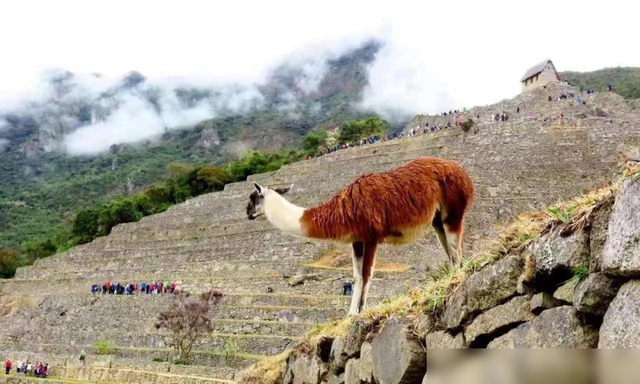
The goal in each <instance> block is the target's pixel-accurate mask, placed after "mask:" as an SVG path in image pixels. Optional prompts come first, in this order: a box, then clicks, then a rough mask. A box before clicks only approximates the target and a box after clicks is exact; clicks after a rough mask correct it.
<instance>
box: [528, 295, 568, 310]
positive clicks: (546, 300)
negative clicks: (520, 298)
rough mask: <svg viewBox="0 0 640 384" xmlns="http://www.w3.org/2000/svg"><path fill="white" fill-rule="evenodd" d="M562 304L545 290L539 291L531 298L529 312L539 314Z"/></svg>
mask: <svg viewBox="0 0 640 384" xmlns="http://www.w3.org/2000/svg"><path fill="white" fill-rule="evenodd" d="M560 305H562V303H561V302H560V300H558V299H556V298H555V297H553V296H552V295H550V294H549V293H547V292H540V293H536V294H535V295H533V297H532V298H531V312H532V313H534V314H536V315H539V314H540V313H542V312H543V311H546V310H547V309H550V308H555V307H559V306H560Z"/></svg>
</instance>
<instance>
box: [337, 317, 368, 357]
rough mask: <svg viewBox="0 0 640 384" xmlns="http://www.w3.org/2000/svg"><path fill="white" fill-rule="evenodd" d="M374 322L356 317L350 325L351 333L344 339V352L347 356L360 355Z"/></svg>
mask: <svg viewBox="0 0 640 384" xmlns="http://www.w3.org/2000/svg"><path fill="white" fill-rule="evenodd" d="M371 327H372V324H371V321H369V320H364V319H356V320H354V322H353V323H352V324H351V326H350V327H349V333H347V336H346V337H345V340H344V349H343V353H345V354H346V355H347V356H349V357H352V356H356V357H357V356H360V349H361V348H362V343H364V341H365V339H366V338H367V335H368V334H369V331H370V330H371Z"/></svg>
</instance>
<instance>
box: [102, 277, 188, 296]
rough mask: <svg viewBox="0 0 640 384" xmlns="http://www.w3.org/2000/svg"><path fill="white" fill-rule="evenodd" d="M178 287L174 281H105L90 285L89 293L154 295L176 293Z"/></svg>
mask: <svg viewBox="0 0 640 384" xmlns="http://www.w3.org/2000/svg"><path fill="white" fill-rule="evenodd" d="M178 290H179V287H178V286H177V285H176V283H175V282H169V281H166V280H165V281H156V282H155V283H145V282H143V283H140V284H137V283H136V284H120V283H117V282H112V281H107V282H106V283H104V284H102V286H100V285H97V284H94V285H92V286H91V293H93V294H94V295H95V294H98V293H102V294H103V295H106V294H110V295H133V294H135V293H143V294H147V295H156V294H161V293H176V292H178Z"/></svg>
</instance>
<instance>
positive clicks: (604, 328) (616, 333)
mask: <svg viewBox="0 0 640 384" xmlns="http://www.w3.org/2000/svg"><path fill="white" fill-rule="evenodd" d="M598 347H599V348H634V349H635V348H640V281H639V280H632V281H629V282H627V283H626V284H624V285H623V286H622V287H621V288H620V290H619V291H618V294H617V295H616V297H615V299H613V301H612V302H611V305H609V309H608V310H607V312H606V314H605V315H604V319H603V321H602V325H601V326H600V343H599V345H598Z"/></svg>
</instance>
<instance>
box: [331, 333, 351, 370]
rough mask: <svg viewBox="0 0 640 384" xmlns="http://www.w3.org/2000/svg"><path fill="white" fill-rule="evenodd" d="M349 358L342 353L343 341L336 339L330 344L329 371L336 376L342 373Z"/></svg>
mask: <svg viewBox="0 0 640 384" xmlns="http://www.w3.org/2000/svg"><path fill="white" fill-rule="evenodd" d="M348 359H349V356H347V354H346V353H345V352H344V339H343V338H342V337H337V338H336V339H335V340H333V343H332V344H331V353H330V354H329V370H331V372H333V373H335V374H338V373H341V372H343V371H344V367H345V365H346V364H347V360H348Z"/></svg>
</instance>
